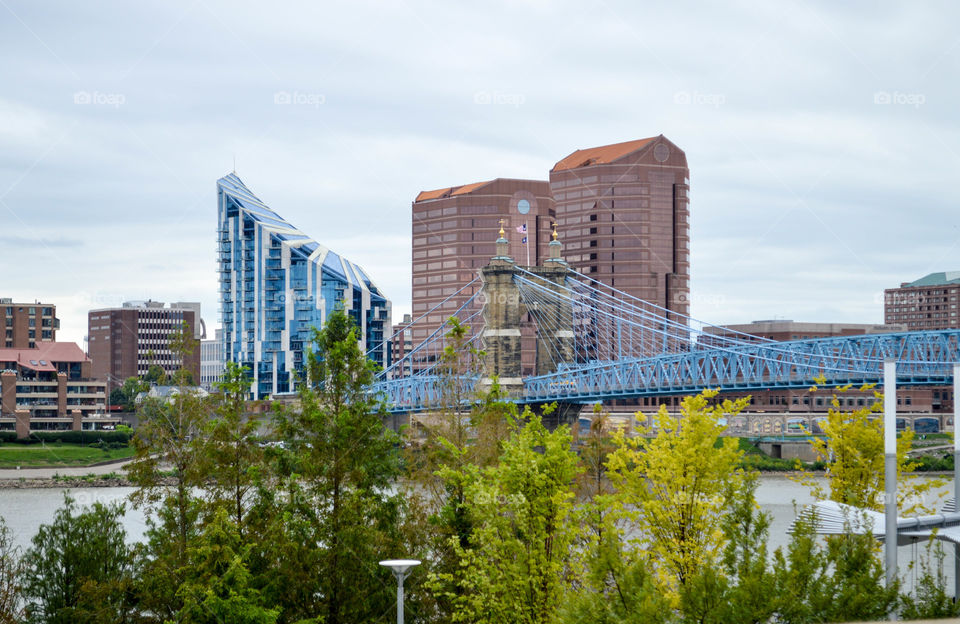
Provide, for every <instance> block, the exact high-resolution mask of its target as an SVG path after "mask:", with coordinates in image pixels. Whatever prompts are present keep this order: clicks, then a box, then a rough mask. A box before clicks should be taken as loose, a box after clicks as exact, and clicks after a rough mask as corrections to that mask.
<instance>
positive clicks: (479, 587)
mask: <svg viewBox="0 0 960 624" xmlns="http://www.w3.org/2000/svg"><path fill="white" fill-rule="evenodd" d="M523 419H524V420H525V421H527V422H526V424H525V425H524V426H523V427H521V428H520V429H519V430H517V431H516V432H514V433H513V434H512V435H511V436H510V438H508V439H507V440H506V441H505V442H504V448H503V452H502V454H501V456H500V461H499V463H497V464H496V465H494V466H489V467H487V468H485V469H482V470H481V469H480V468H479V467H478V466H477V465H475V464H469V465H467V466H466V467H465V469H464V470H465V473H466V474H465V475H464V477H465V478H464V481H466V482H469V483H470V485H469V486H468V488H467V499H466V500H467V505H468V507H469V513H470V518H471V521H472V523H473V527H474V528H473V532H472V533H471V536H470V539H469V547H467V548H464V547H463V546H461V544H460V542H459V540H458V539H457V538H456V537H455V536H452V537H451V538H450V540H449V544H450V547H451V549H452V550H453V551H454V552H455V553H456V554H457V557H458V560H459V561H458V566H457V568H456V571H455V572H452V573H449V572H440V573H436V572H435V573H432V574H431V576H430V581H429V584H430V586H431V587H432V588H435V590H439V591H444V590H445V588H449V587H464V588H467V589H468V590H469V591H466V592H462V593H458V594H453V595H449V596H447V598H448V599H449V600H450V601H451V602H452V603H453V606H454V609H453V613H452V617H451V619H452V621H454V622H484V623H491V624H492V623H499V622H504V623H505V622H523V623H528V624H534V623H537V624H544V623H548V622H557V621H559V611H558V609H559V607H560V605H561V603H562V598H563V594H564V590H565V588H566V587H567V586H568V585H569V582H570V577H571V569H572V566H573V565H574V562H573V557H574V553H573V549H572V545H573V543H574V538H575V535H576V533H577V531H578V530H579V529H578V526H577V524H576V522H575V518H574V516H573V515H572V511H573V499H574V486H573V482H574V479H575V478H576V477H577V475H578V473H579V471H580V468H579V466H578V461H577V457H576V455H575V454H574V453H573V451H572V450H571V449H570V442H571V436H570V431H569V429H568V428H567V427H565V426H561V427H559V428H557V430H556V431H554V432H552V433H551V432H548V431H547V430H546V428H545V427H544V426H543V424H542V423H541V421H540V417H539V416H536V415H534V414H532V413H531V412H530V411H529V410H527V411H525V413H524V415H523ZM449 470H451V469H444V471H445V472H446V471H449ZM453 577H456V578H453Z"/></svg>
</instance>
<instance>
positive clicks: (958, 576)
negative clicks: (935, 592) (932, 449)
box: [953, 364, 960, 601]
mask: <svg viewBox="0 0 960 624" xmlns="http://www.w3.org/2000/svg"><path fill="white" fill-rule="evenodd" d="M958 419H960V364H954V365H953V510H954V511H957V510H958V509H960V428H958V424H957V420H958ZM953 599H954V601H956V600H960V544H954V545H953Z"/></svg>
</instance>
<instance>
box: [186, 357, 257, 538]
mask: <svg viewBox="0 0 960 624" xmlns="http://www.w3.org/2000/svg"><path fill="white" fill-rule="evenodd" d="M217 387H218V388H219V390H220V393H219V394H217V395H215V399H214V400H215V402H216V403H215V406H214V412H213V418H211V419H210V420H209V421H207V422H206V423H205V424H204V431H203V436H202V442H201V448H200V449H199V452H200V453H201V454H202V456H203V459H204V460H205V462H206V464H205V465H204V466H202V468H201V470H202V472H203V473H204V474H206V475H208V479H207V481H206V489H207V492H208V498H209V502H210V503H211V504H212V505H213V506H214V507H223V508H226V509H228V510H229V515H230V520H231V521H232V522H233V524H234V526H235V527H236V528H237V530H238V531H239V532H240V534H241V535H243V534H244V527H245V525H246V522H245V521H246V512H247V510H248V509H249V508H250V506H251V505H252V503H253V501H252V499H253V497H254V495H255V493H256V491H255V490H256V485H257V483H258V482H259V481H260V479H262V478H263V470H264V452H263V449H262V448H261V447H260V445H259V443H258V439H257V431H258V429H259V427H260V423H259V421H258V420H257V419H256V418H247V417H246V411H247V407H246V396H247V394H248V393H249V391H250V377H249V375H248V374H247V371H246V369H245V368H243V367H241V366H240V365H238V364H236V363H235V362H228V363H227V367H226V370H225V372H224V375H223V379H222V380H221V381H220V382H219V383H218V384H217Z"/></svg>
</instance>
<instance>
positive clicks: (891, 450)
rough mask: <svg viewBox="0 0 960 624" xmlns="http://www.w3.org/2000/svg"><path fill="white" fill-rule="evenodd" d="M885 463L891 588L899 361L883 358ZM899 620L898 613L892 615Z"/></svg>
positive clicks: (894, 561)
mask: <svg viewBox="0 0 960 624" xmlns="http://www.w3.org/2000/svg"><path fill="white" fill-rule="evenodd" d="M883 455H884V456H883V463H884V469H885V475H884V476H885V480H884V481H885V485H886V500H885V501H884V507H885V511H886V527H885V529H886V536H885V542H886V543H885V544H884V551H885V553H886V567H887V587H892V586H893V585H894V584H895V583H896V581H897V362H896V360H894V359H892V358H891V359H886V360H884V361H883ZM891 619H896V613H893V614H891Z"/></svg>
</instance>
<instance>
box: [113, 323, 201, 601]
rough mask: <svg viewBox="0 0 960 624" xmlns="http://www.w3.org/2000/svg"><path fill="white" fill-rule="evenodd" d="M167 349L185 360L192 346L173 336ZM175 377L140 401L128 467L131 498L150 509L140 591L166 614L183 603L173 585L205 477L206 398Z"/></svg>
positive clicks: (196, 526) (195, 524) (179, 578)
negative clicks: (163, 390)
mask: <svg viewBox="0 0 960 624" xmlns="http://www.w3.org/2000/svg"><path fill="white" fill-rule="evenodd" d="M171 348H172V349H174V350H175V352H176V354H177V356H178V357H179V358H180V360H181V361H184V360H185V358H186V357H187V356H188V355H189V349H190V348H192V345H191V343H190V342H189V341H186V340H172V341H171ZM177 381H178V382H179V385H178V388H177V392H176V393H174V394H173V395H172V396H171V397H170V398H169V399H168V400H162V399H147V400H145V401H144V402H143V403H142V404H141V405H140V407H139V410H138V416H139V420H140V424H139V426H138V427H137V433H136V436H134V438H133V445H134V448H135V452H134V460H133V461H132V462H131V463H130V464H129V466H128V467H127V474H128V475H129V478H130V480H131V481H133V483H134V484H136V486H137V491H136V492H134V493H133V495H132V496H131V499H132V500H133V502H134V504H135V505H137V506H140V507H144V508H146V509H147V510H148V512H151V513H150V515H149V516H148V519H147V523H148V527H149V528H148V530H147V534H146V535H147V541H146V543H145V544H143V545H141V546H140V548H139V549H138V554H137V558H138V562H139V563H138V565H139V571H140V574H139V578H140V583H141V586H140V595H141V598H142V601H143V603H144V605H145V607H146V609H147V610H149V611H151V612H154V613H156V614H158V615H159V616H160V617H165V618H172V617H173V616H174V615H175V614H176V613H177V612H178V611H179V610H180V608H181V606H182V604H181V601H180V598H179V597H178V595H177V588H178V587H179V586H180V585H181V583H182V582H183V570H184V568H185V566H186V565H187V548H188V546H189V545H190V543H191V540H193V539H194V538H195V537H196V536H197V535H198V532H199V530H200V528H201V527H200V514H201V511H202V505H201V500H200V498H199V495H198V492H199V491H200V489H202V488H203V487H204V486H205V485H206V484H207V482H208V478H209V474H208V472H207V470H206V469H207V466H208V462H207V458H206V457H205V455H204V453H203V433H204V431H205V429H206V423H207V421H208V420H209V418H210V414H211V409H210V406H209V401H208V400H207V399H205V398H203V397H201V396H199V395H198V394H196V393H194V392H193V391H192V390H191V389H190V388H188V387H187V385H186V379H185V378H184V377H182V376H180V377H178V378H177Z"/></svg>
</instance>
